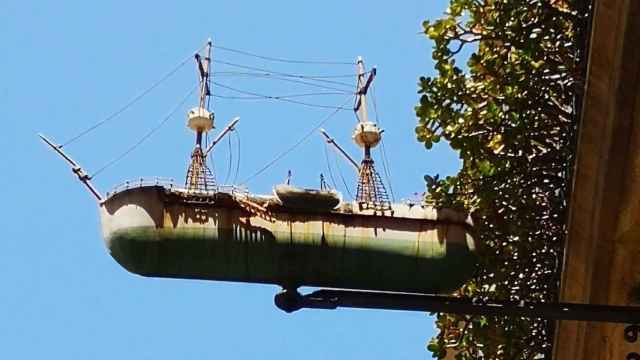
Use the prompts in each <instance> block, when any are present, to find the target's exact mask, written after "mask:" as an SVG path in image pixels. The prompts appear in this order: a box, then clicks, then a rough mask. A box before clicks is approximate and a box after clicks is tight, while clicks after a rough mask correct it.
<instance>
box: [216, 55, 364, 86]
mask: <svg viewBox="0 0 640 360" xmlns="http://www.w3.org/2000/svg"><path fill="white" fill-rule="evenodd" d="M212 61H213V62H215V63H218V64H222V65H227V66H231V67H236V68H240V69H247V70H254V71H260V72H262V74H260V75H265V76H272V77H273V75H279V76H283V77H289V78H298V79H306V80H313V81H318V82H324V83H329V84H335V85H341V86H345V87H350V88H352V87H353V84H348V83H345V82H341V81H335V80H325V79H324V78H323V76H322V75H301V74H291V73H285V72H281V71H273V70H270V69H264V68H259V67H255V66H249V65H242V64H235V63H232V62H228V61H223V60H217V59H214V60H212ZM250 74H251V75H250ZM245 75H248V76H258V74H252V73H249V72H247V73H246V74H245ZM353 77H356V76H355V75H353Z"/></svg>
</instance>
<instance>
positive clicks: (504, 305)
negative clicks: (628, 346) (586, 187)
mask: <svg viewBox="0 0 640 360" xmlns="http://www.w3.org/2000/svg"><path fill="white" fill-rule="evenodd" d="M274 302H275V305H276V306H277V307H278V308H279V309H281V310H283V311H285V312H288V313H291V312H294V311H297V310H300V309H303V308H308V309H337V308H339V307H345V308H360V309H380V310H404V311H420V312H442V313H451V314H466V315H489V316H519V317H528V318H545V319H553V320H575V321H596V322H611V323H621V324H640V307H637V306H613V305H592V304H576V303H531V302H514V301H493V302H486V303H477V302H474V301H472V300H471V299H465V298H456V297H451V296H443V295H426V294H415V293H397V292H379V291H359V290H333V289H322V290H316V291H314V292H312V293H310V294H306V295H302V294H300V293H299V292H298V291H297V290H291V289H285V290H283V291H282V292H280V293H278V294H277V295H276V296H275V299H274ZM633 329H636V328H633ZM633 334H635V335H636V336H637V331H636V332H634V333H633ZM629 336H631V335H629Z"/></svg>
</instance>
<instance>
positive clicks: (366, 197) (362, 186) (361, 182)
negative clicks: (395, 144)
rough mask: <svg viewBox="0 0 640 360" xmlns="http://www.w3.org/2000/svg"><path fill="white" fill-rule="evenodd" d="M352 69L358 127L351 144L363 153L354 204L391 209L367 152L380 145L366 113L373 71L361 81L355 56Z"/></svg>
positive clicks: (361, 72)
mask: <svg viewBox="0 0 640 360" xmlns="http://www.w3.org/2000/svg"><path fill="white" fill-rule="evenodd" d="M356 69H357V74H358V85H357V91H356V105H355V106H354V109H353V110H354V111H355V113H356V117H357V118H358V125H356V128H355V130H354V132H353V141H354V142H355V143H356V144H357V145H358V146H360V147H361V148H363V150H364V158H363V159H362V163H361V164H360V167H359V173H358V189H357V191H356V202H357V203H358V204H359V206H360V207H361V208H363V209H374V210H382V211H384V210H389V209H391V202H390V201H389V195H388V194H387V189H386V188H385V186H384V183H383V182H382V178H381V177H380V174H378V172H377V171H376V169H375V166H374V162H373V158H372V157H371V149H372V148H374V147H376V146H377V145H378V143H380V141H381V140H382V132H383V130H380V129H379V128H378V126H377V125H376V124H375V123H373V122H371V121H369V114H368V113H367V92H368V90H369V86H370V85H371V82H372V81H373V79H374V78H375V75H376V68H375V67H374V68H373V69H371V72H370V73H369V77H367V78H365V75H366V72H365V69H364V61H363V60H362V57H358V59H357V61H356Z"/></svg>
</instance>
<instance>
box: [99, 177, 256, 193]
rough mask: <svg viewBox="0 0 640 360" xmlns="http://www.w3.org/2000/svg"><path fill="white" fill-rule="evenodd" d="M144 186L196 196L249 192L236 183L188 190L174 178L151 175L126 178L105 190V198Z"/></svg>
mask: <svg viewBox="0 0 640 360" xmlns="http://www.w3.org/2000/svg"><path fill="white" fill-rule="evenodd" d="M145 186H162V187H163V188H165V189H167V190H170V191H176V192H182V193H185V194H193V195H198V196H203V195H204V196H206V195H213V194H215V193H216V192H225V193H229V194H232V195H247V194H248V193H249V190H248V189H247V188H246V187H243V186H237V185H217V186H216V187H215V189H214V190H210V191H194V190H188V189H187V188H185V187H184V185H182V184H176V182H175V180H174V179H172V178H163V177H153V178H139V179H135V180H127V181H125V182H123V183H121V184H118V185H116V186H115V187H114V188H113V189H112V190H111V191H109V192H107V194H106V196H107V198H109V197H111V196H113V195H115V194H117V193H120V192H123V191H125V190H129V189H135V188H140V187H145Z"/></svg>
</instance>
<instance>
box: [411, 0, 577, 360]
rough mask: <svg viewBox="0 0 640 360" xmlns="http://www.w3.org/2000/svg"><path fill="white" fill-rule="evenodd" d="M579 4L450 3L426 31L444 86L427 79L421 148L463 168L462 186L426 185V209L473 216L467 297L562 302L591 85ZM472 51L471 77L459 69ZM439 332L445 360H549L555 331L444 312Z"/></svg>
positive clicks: (537, 322) (436, 348)
mask: <svg viewBox="0 0 640 360" xmlns="http://www.w3.org/2000/svg"><path fill="white" fill-rule="evenodd" d="M581 4H582V3H581ZM580 6H581V5H580V4H577V2H576V1H571V0H566V1H553V0H450V5H449V8H448V10H447V12H446V13H445V15H444V16H443V17H442V18H440V19H438V20H437V21H434V22H429V21H425V22H424V23H423V26H424V33H425V34H426V35H427V36H428V37H429V38H430V39H431V40H433V41H434V42H435V46H434V50H433V59H434V60H435V68H436V70H437V76H435V77H433V78H429V77H422V78H420V81H419V89H420V90H419V94H421V97H420V103H419V105H418V106H416V115H417V117H418V119H419V123H418V126H417V127H416V135H417V139H418V141H420V142H422V143H424V145H425V147H426V148H427V149H430V148H431V147H432V145H433V144H434V143H437V142H439V141H443V140H444V141H446V142H447V143H448V144H449V145H450V146H451V147H452V148H453V149H455V150H456V151H457V152H458V153H459V155H460V158H461V159H462V163H463V165H462V169H461V170H460V172H459V173H458V175H457V176H454V177H447V178H444V179H440V178H438V177H437V176H435V177H431V176H425V180H426V182H427V189H428V191H427V195H426V199H425V200H426V201H427V202H429V203H431V204H433V205H435V206H438V207H454V208H462V209H465V210H466V211H469V212H470V213H471V214H472V217H473V220H474V224H475V234H476V236H475V238H476V241H477V243H478V244H479V245H480V249H479V252H480V258H481V263H480V265H479V269H478V273H477V276H476V277H475V278H474V279H473V280H471V281H469V282H468V283H467V284H466V285H464V286H463V287H462V289H461V290H460V291H459V292H458V293H457V295H458V296H467V297H472V298H474V299H476V300H477V301H486V300H489V299H501V300H514V301H536V302H549V301H555V300H557V295H558V285H559V273H560V268H561V261H562V244H563V240H564V236H565V224H566V212H567V191H568V187H569V178H570V174H569V173H568V171H569V170H570V168H571V165H572V163H573V152H574V149H573V145H572V144H573V139H574V136H575V133H576V111H577V109H576V106H575V104H576V103H577V102H576V89H577V88H579V85H580V84H581V83H582V76H583V70H582V66H580V65H581V64H582V61H583V55H582V54H583V50H584V47H583V46H582V45H583V44H582V43H581V41H580V40H579V36H580V31H581V30H582V29H583V28H584V26H583V25H582V24H584V23H586V22H585V21H584V17H583V15H582V14H584V12H583V11H579V10H578V8H579V7H580ZM469 53H470V55H469V56H468V57H467V58H466V59H465V60H466V67H463V66H460V65H459V64H457V63H456V60H460V58H461V57H462V55H463V54H469ZM436 325H437V327H438V328H439V330H440V333H439V334H438V335H437V336H436V337H435V338H434V339H432V341H431V343H430V344H429V346H428V348H429V350H431V351H432V353H433V354H434V357H438V358H443V357H444V356H445V354H446V352H447V351H450V352H454V353H456V354H457V355H456V358H457V359H477V358H486V359H519V358H522V359H531V358H541V357H549V354H550V348H551V344H552V325H553V324H552V323H550V322H549V321H545V320H542V319H533V320H532V319H526V318H506V317H491V318H488V317H481V316H476V317H468V316H458V315H448V314H439V315H438V317H437V324H436Z"/></svg>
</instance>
